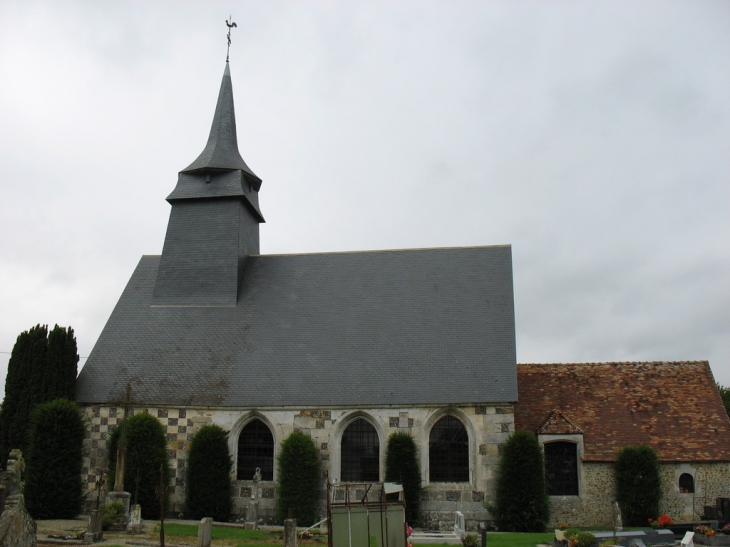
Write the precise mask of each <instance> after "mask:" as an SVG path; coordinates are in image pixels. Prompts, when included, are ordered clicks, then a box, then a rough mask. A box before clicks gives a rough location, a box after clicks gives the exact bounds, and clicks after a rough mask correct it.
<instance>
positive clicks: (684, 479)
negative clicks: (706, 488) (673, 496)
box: [679, 473, 695, 494]
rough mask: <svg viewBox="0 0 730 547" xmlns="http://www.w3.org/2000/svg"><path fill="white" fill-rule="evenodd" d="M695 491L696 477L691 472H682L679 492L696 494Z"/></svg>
mask: <svg viewBox="0 0 730 547" xmlns="http://www.w3.org/2000/svg"><path fill="white" fill-rule="evenodd" d="M694 492H695V479H694V477H693V476H692V475H690V474H689V473H682V474H681V475H680V476H679V493H680V494H694Z"/></svg>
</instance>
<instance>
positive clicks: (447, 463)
mask: <svg viewBox="0 0 730 547" xmlns="http://www.w3.org/2000/svg"><path fill="white" fill-rule="evenodd" d="M428 469H429V480H430V481H431V482H469V435H468V434H467V432H466V428H465V427H464V424H462V423H461V422H460V421H459V420H458V419H456V418H454V417H453V416H444V417H443V418H441V419H440V420H439V421H438V422H436V424H435V425H434V426H433V428H432V429H431V434H430V435H429V438H428Z"/></svg>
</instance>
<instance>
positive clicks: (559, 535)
mask: <svg viewBox="0 0 730 547" xmlns="http://www.w3.org/2000/svg"><path fill="white" fill-rule="evenodd" d="M567 529H568V525H567V524H565V523H564V522H561V523H560V524H558V527H557V528H556V529H555V541H567V540H568V538H566V537H565V531H566V530H567Z"/></svg>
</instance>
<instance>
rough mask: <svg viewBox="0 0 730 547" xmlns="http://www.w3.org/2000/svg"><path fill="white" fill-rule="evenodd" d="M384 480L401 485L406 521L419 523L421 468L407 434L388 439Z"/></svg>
mask: <svg viewBox="0 0 730 547" xmlns="http://www.w3.org/2000/svg"><path fill="white" fill-rule="evenodd" d="M385 480H386V481H388V482H396V483H398V484H401V485H403V491H404V493H405V498H406V520H407V521H408V522H409V523H410V524H416V523H418V522H420V520H421V512H420V509H421V467H420V465H418V450H417V449H416V443H415V442H414V441H413V437H411V436H410V435H409V434H408V433H393V434H392V435H391V436H390V437H388V455H387V456H386V458H385Z"/></svg>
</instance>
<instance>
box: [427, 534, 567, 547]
mask: <svg viewBox="0 0 730 547" xmlns="http://www.w3.org/2000/svg"><path fill="white" fill-rule="evenodd" d="M554 540H555V535H554V534H553V533H552V532H550V533H545V534H519V533H517V532H496V533H495V532H489V533H487V547H535V545H537V544H538V543H551V542H553V541H554ZM418 545H419V544H418V543H416V546H418ZM420 545H421V547H454V546H453V545H446V544H445V543H442V544H440V545H433V544H430V545H426V544H420ZM479 545H481V538H479Z"/></svg>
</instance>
